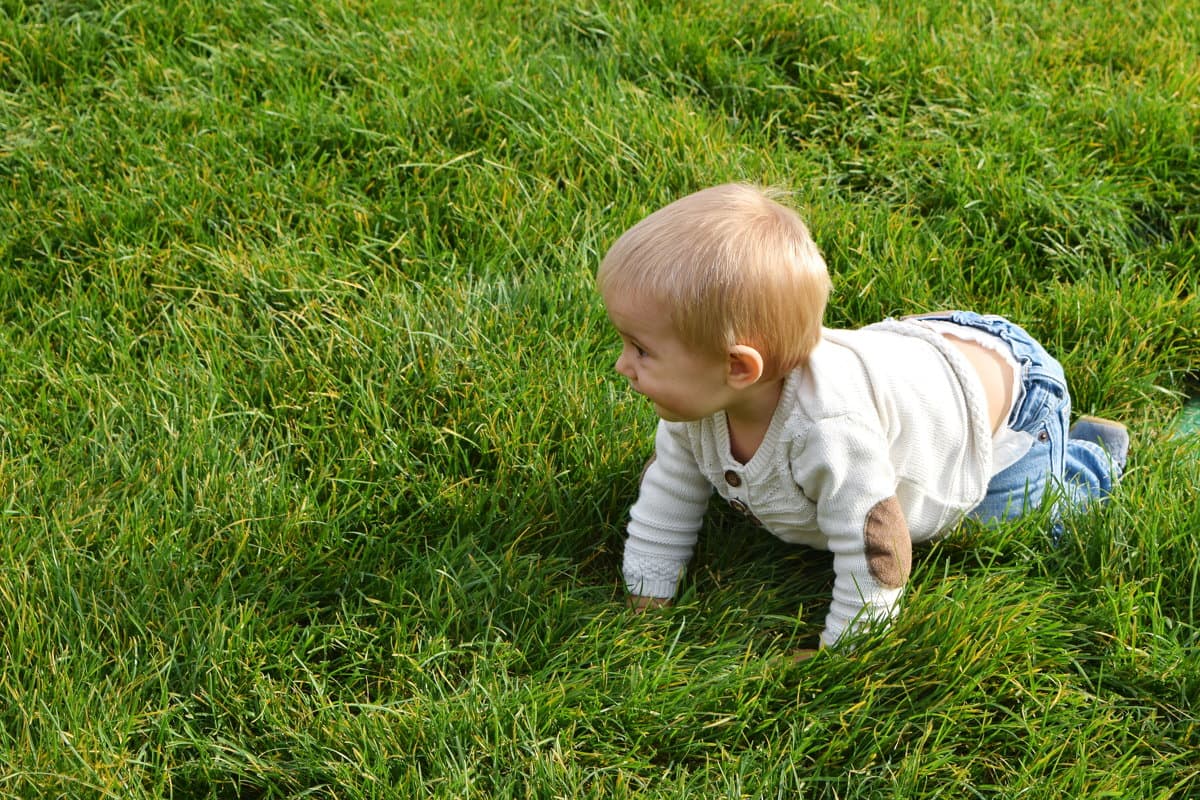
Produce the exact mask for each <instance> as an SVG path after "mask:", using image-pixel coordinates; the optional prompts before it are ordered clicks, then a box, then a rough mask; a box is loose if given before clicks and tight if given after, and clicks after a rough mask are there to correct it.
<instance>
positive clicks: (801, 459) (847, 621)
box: [623, 319, 992, 645]
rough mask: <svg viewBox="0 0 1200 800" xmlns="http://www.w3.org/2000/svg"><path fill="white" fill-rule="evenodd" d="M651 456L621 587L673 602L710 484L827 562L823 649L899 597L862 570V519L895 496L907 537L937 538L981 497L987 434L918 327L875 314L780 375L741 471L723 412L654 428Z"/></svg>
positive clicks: (955, 362)
mask: <svg viewBox="0 0 1200 800" xmlns="http://www.w3.org/2000/svg"><path fill="white" fill-rule="evenodd" d="M655 455H656V458H655V461H654V463H653V464H652V465H651V466H650V467H649V468H648V469H647V470H646V473H645V475H644V476H643V479H642V484H641V489H640V493H639V496H638V499H637V502H636V503H635V504H634V505H633V507H632V508H631V509H630V522H629V526H628V533H629V536H628V539H627V540H626V544H625V554H624V563H623V573H624V578H625V582H626V585H627V587H628V589H629V591H630V592H631V593H632V594H635V595H640V596H647V597H672V596H673V595H674V594H675V591H676V586H677V584H678V582H679V579H680V577H681V576H682V573H683V570H684V568H685V567H686V566H687V564H688V562H689V561H690V560H691V557H692V554H693V551H694V547H695V543H696V537H697V533H698V532H699V530H700V527H701V523H702V519H703V516H704V512H705V508H706V506H707V503H708V499H709V497H710V496H711V494H712V491H713V490H714V489H715V490H716V492H717V493H718V494H719V495H720V496H721V497H722V498H724V499H725V500H726V501H728V502H729V503H731V504H732V505H733V506H734V507H735V508H737V509H739V510H741V511H744V512H745V513H746V514H747V516H749V517H750V518H751V519H753V520H754V521H756V522H757V523H759V524H761V525H762V526H763V527H765V528H766V529H767V530H769V531H770V532H771V533H773V534H775V535H776V536H778V537H779V538H780V539H783V540H785V541H788V542H795V543H799V544H805V545H808V546H811V547H815V548H819V549H823V550H828V551H830V552H832V553H833V554H834V561H833V566H834V571H835V573H836V578H835V582H834V589H833V600H832V603H831V605H830V610H829V614H828V616H827V617H826V621H825V629H824V631H823V632H822V634H821V641H822V643H823V644H825V645H832V644H835V643H836V642H837V641H838V640H839V639H840V638H841V637H842V636H843V634H845V633H846V632H847V631H853V630H855V629H857V628H858V627H859V626H861V625H864V624H867V623H884V622H886V621H888V620H890V619H891V618H892V617H893V616H894V614H895V613H896V611H897V608H898V603H899V600H900V596H901V594H902V593H903V587H902V586H901V587H889V586H884V585H882V584H881V583H880V581H878V580H876V578H875V577H874V576H873V574H872V571H871V570H870V569H869V568H868V562H867V556H866V552H865V551H866V547H865V544H864V531H865V529H866V526H867V519H868V515H869V514H870V513H871V512H872V510H873V509H875V508H877V507H878V506H879V504H880V503H881V502H884V501H889V499H890V498H895V499H896V500H897V501H898V502H899V509H900V510H901V511H902V512H903V521H906V522H907V528H908V535H909V536H910V537H911V540H912V541H913V542H921V541H927V540H930V539H933V538H934V537H936V536H938V535H939V534H941V533H943V532H945V531H946V530H948V529H949V528H951V527H952V526H954V525H955V523H956V522H958V521H959V520H960V519H961V517H962V516H963V515H964V514H965V513H966V512H967V511H969V510H970V509H971V508H973V507H974V506H976V505H977V504H978V503H979V502H980V501H981V500H982V499H983V497H984V494H985V492H986V490H987V483H988V478H989V476H990V474H991V462H992V438H991V430H990V425H989V421H988V414H987V407H986V398H985V397H984V394H983V386H982V384H981V383H980V381H979V378H978V376H977V375H976V374H975V372H974V371H973V370H972V368H971V366H970V365H969V364H968V362H967V361H966V360H965V359H964V358H963V357H962V356H961V355H960V354H959V353H958V351H957V350H955V349H954V348H952V347H951V346H949V345H948V344H947V343H946V342H945V340H944V339H943V338H942V337H941V336H940V335H938V334H937V333H935V332H934V331H932V330H931V329H930V328H929V327H927V326H926V325H925V324H924V323H921V322H917V321H900V320H890V319H889V320H885V321H883V322H880V323H877V324H875V325H871V326H869V327H866V328H863V329H860V330H855V331H840V330H836V331H835V330H825V331H824V332H823V337H822V341H821V343H820V344H819V345H818V346H817V347H816V349H815V350H814V351H813V353H812V355H811V357H810V358H809V360H808V362H807V363H806V364H805V365H804V366H802V367H800V368H797V369H796V370H794V371H792V372H791V373H789V374H788V375H787V376H786V378H785V381H784V385H783V389H782V395H781V397H780V400H779V404H778V406H777V408H776V410H775V413H774V415H773V416H772V419H771V423H770V427H769V428H768V430H767V434H766V437H765V438H764V440H763V443H762V445H761V446H760V447H759V449H758V451H757V452H755V454H754V456H753V458H751V459H750V461H749V462H747V463H745V464H743V463H741V462H739V461H737V460H736V459H735V458H734V457H733V455H732V454H731V452H730V443H729V429H728V423H727V421H726V419H725V414H724V412H718V413H717V414H715V415H713V416H711V417H708V418H705V419H702V420H699V421H695V422H666V421H660V423H659V426H658V432H657V434H656V437H655ZM903 521H902V522H903Z"/></svg>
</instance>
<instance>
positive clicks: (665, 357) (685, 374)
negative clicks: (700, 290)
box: [604, 293, 729, 422]
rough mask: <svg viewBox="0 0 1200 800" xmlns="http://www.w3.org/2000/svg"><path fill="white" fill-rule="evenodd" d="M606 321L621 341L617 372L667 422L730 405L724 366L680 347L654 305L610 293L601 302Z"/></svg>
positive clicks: (664, 311)
mask: <svg viewBox="0 0 1200 800" xmlns="http://www.w3.org/2000/svg"><path fill="white" fill-rule="evenodd" d="M604 303H605V306H606V307H607V309H608V318H609V319H610V320H611V321H612V324H613V327H615V328H616V329H617V332H618V333H619V334H620V335H621V343H622V347H621V355H620V356H619V357H618V358H617V363H616V365H615V368H616V370H617V372H619V373H620V374H622V375H624V376H625V377H626V378H628V379H629V383H630V385H631V386H632V387H633V390H634V391H635V392H637V393H639V394H641V395H644V396H645V397H646V398H647V399H648V400H650V402H651V403H653V404H654V410H655V411H656V412H657V413H658V415H659V416H660V417H662V418H663V419H665V420H669V421H672V422H681V421H685V420H697V419H703V418H704V417H707V416H710V415H712V414H715V413H716V412H717V411H720V410H721V409H723V408H724V407H725V404H726V403H727V402H728V399H729V386H728V384H727V378H728V374H729V373H728V364H727V363H726V361H725V359H724V358H722V357H720V356H714V355H712V354H709V353H699V352H696V351H695V350H694V349H691V348H689V347H688V346H687V345H686V344H684V343H683V342H682V341H680V339H679V336H678V334H677V333H676V332H675V327H674V325H673V324H672V322H671V314H670V309H668V308H666V307H665V306H664V305H663V304H662V303H659V302H657V301H655V300H653V299H648V298H643V297H630V296H624V295H621V294H619V293H612V294H610V295H609V296H606V297H605V298H604Z"/></svg>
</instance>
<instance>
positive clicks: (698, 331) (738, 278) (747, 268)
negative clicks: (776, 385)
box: [596, 183, 830, 378]
mask: <svg viewBox="0 0 1200 800" xmlns="http://www.w3.org/2000/svg"><path fill="white" fill-rule="evenodd" d="M773 194H774V193H768V191H766V190H763V189H760V188H757V187H754V186H750V185H747V184H737V183H731V184H724V185H721V186H714V187H712V188H709V189H703V190H701V191H699V192H696V193H694V194H690V195H687V196H686V197H683V198H681V199H679V200H676V201H675V202H673V203H671V204H670V205H668V206H665V207H664V208H661V209H659V210H658V211H656V212H654V213H653V214H651V215H650V216H648V217H646V218H645V219H643V220H642V221H641V222H639V223H637V224H636V225H634V226H633V227H632V228H630V229H629V230H627V231H626V232H625V233H624V234H622V235H621V237H620V238H619V239H617V241H616V243H614V244H613V246H612V247H611V248H610V249H609V251H608V253H607V254H606V255H605V256H604V259H603V261H601V263H600V269H599V272H598V273H597V276H596V281H597V285H598V286H599V289H600V293H601V294H602V295H603V296H604V297H606V298H607V297H610V296H612V294H614V293H617V294H621V295H625V296H633V297H646V298H651V299H653V300H655V301H656V302H660V303H663V304H664V305H666V306H667V307H668V308H669V309H670V311H669V313H670V315H671V322H672V324H673V325H674V327H675V330H676V332H677V334H678V335H679V338H680V340H681V341H682V342H683V343H684V344H686V345H687V346H689V347H694V348H696V349H698V350H701V351H708V352H711V353H713V354H714V355H717V354H722V355H723V354H724V353H725V352H727V351H728V349H729V348H730V347H732V346H733V345H735V344H744V345H749V346H751V347H753V348H755V349H756V350H758V351H759V352H760V353H761V354H762V356H763V360H764V366H765V370H764V375H765V377H767V378H775V377H778V376H780V375H782V374H784V373H785V372H787V371H788V370H790V369H793V368H794V367H797V366H799V365H800V364H803V363H804V362H805V361H806V360H807V359H808V355H809V353H811V352H812V349H813V348H814V347H816V345H817V342H819V341H820V339H821V324H822V320H823V319H824V316H825V304H826V301H827V300H828V298H829V290H830V281H829V272H828V269H827V268H826V266H825V260H824V259H823V258H822V257H821V253H820V251H819V250H818V249H817V245H816V243H815V242H813V240H812V236H811V235H809V232H808V227H807V226H806V225H805V224H804V221H803V220H802V219H800V215H799V214H797V213H796V212H795V211H793V210H792V209H790V208H787V207H785V206H783V205H781V204H780V203H778V202H776V201H775V200H774V199H773V196H772V195H773Z"/></svg>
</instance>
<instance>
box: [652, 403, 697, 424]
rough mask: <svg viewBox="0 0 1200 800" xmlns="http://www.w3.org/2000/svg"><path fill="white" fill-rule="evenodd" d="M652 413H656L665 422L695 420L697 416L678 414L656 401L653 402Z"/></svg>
mask: <svg viewBox="0 0 1200 800" xmlns="http://www.w3.org/2000/svg"><path fill="white" fill-rule="evenodd" d="M654 413H656V414H658V418H659V419H661V420H665V421H667V422H695V421H696V420H697V419H699V417H692V416H688V415H684V414H678V413H676V412H674V411H671V410H670V409H669V408H663V407H662V406H660V405H659V404H658V403H655V404H654Z"/></svg>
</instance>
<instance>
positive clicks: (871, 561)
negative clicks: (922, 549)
mask: <svg viewBox="0 0 1200 800" xmlns="http://www.w3.org/2000/svg"><path fill="white" fill-rule="evenodd" d="M863 544H864V546H865V549H866V554H867V569H868V570H870V572H871V577H872V578H874V579H875V580H877V581H879V585H880V586H883V587H884V588H886V589H899V588H900V587H902V586H903V585H904V584H905V583H907V582H908V576H909V573H911V572H912V538H911V537H910V536H909V534H908V522H907V520H905V519H904V512H903V511H901V510H900V501H899V500H897V499H896V498H895V497H894V496H893V497H889V498H888V499H887V500H880V501H879V502H878V503H876V504H875V507H874V508H872V509H871V510H870V512H868V513H867V522H866V525H864V526H863Z"/></svg>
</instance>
